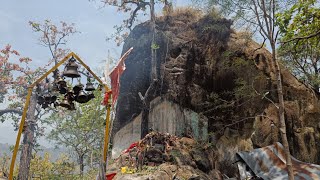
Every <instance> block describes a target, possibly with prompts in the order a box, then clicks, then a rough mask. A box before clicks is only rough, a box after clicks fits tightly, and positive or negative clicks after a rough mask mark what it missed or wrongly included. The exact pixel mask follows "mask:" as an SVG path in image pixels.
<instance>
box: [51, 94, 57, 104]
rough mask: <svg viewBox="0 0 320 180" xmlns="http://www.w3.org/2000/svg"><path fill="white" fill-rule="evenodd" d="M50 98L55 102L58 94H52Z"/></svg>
mask: <svg viewBox="0 0 320 180" xmlns="http://www.w3.org/2000/svg"><path fill="white" fill-rule="evenodd" d="M50 100H51V101H50V103H55V102H56V100H57V96H56V95H52V96H51V99H50Z"/></svg>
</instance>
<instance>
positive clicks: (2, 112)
mask: <svg viewBox="0 0 320 180" xmlns="http://www.w3.org/2000/svg"><path fill="white" fill-rule="evenodd" d="M6 113H14V114H18V115H20V116H21V115H22V111H21V110H19V109H3V110H0V116H2V115H4V114H6Z"/></svg>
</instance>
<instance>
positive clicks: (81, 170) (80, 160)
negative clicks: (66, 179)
mask: <svg viewBox="0 0 320 180" xmlns="http://www.w3.org/2000/svg"><path fill="white" fill-rule="evenodd" d="M83 160H84V154H81V155H79V165H80V176H81V177H83V171H84V163H83Z"/></svg>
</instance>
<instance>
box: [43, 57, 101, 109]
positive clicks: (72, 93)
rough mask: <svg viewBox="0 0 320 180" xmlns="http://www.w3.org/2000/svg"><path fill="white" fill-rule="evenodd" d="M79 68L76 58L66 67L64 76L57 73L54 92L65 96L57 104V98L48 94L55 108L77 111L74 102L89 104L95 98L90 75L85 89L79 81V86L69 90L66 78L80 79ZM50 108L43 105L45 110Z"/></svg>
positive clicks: (72, 58)
mask: <svg viewBox="0 0 320 180" xmlns="http://www.w3.org/2000/svg"><path fill="white" fill-rule="evenodd" d="M78 68H79V66H78V65H77V63H76V59H74V57H71V59H69V61H68V63H67V65H66V66H65V69H64V71H63V74H62V76H60V75H59V72H58V71H55V74H54V77H55V81H54V83H53V87H52V91H54V92H59V93H60V94H62V95H64V96H63V99H62V100H61V102H57V101H56V100H57V96H55V97H54V96H50V94H46V95H47V96H48V97H49V96H50V98H51V99H50V102H51V103H52V104H54V106H55V107H57V106H61V107H64V108H67V109H68V110H75V104H74V101H76V102H78V103H87V102H89V101H90V100H91V99H93V98H95V96H94V94H93V91H94V90H95V87H94V86H93V83H92V82H91V79H90V77H89V73H88V75H87V84H86V87H85V89H83V87H84V86H83V84H81V83H80V81H79V84H77V85H75V86H74V87H73V88H68V86H67V82H66V81H65V79H64V77H69V78H72V79H73V78H80V77H81V75H80V73H79V71H78ZM46 95H44V96H43V98H44V99H45V98H46V97H47V96H46ZM38 97H40V96H38ZM41 97H42V96H41ZM48 99H49V98H48ZM38 102H39V100H38ZM51 103H50V104H51ZM39 104H40V103H39ZM48 106H49V105H48ZM48 106H46V105H43V104H42V107H43V108H46V107H48Z"/></svg>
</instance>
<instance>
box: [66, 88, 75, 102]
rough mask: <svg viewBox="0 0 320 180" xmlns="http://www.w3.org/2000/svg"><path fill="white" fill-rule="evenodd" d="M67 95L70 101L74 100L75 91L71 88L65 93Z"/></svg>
mask: <svg viewBox="0 0 320 180" xmlns="http://www.w3.org/2000/svg"><path fill="white" fill-rule="evenodd" d="M65 97H66V98H67V99H68V100H69V101H73V100H74V94H73V91H72V90H70V89H69V91H68V92H67V94H66V95H65Z"/></svg>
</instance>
